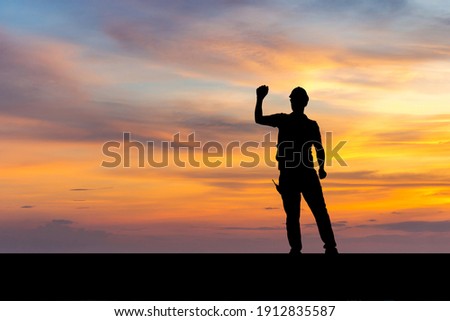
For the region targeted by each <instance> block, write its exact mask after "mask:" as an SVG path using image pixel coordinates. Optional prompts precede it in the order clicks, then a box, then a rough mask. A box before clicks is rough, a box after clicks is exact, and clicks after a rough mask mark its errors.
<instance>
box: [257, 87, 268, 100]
mask: <svg viewBox="0 0 450 321" xmlns="http://www.w3.org/2000/svg"><path fill="white" fill-rule="evenodd" d="M268 92H269V87H268V86H266V85H262V86H259V87H258V88H257V89H256V97H258V98H259V99H264V97H266V96H267V93H268Z"/></svg>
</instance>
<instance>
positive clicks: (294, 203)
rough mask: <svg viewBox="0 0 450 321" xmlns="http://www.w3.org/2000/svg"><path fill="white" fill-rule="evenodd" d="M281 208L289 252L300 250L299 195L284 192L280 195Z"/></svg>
mask: <svg viewBox="0 0 450 321" xmlns="http://www.w3.org/2000/svg"><path fill="white" fill-rule="evenodd" d="M281 198H282V199H283V207H284V211H285V212H286V231H287V238H288V241H289V245H290V246H291V252H292V253H295V252H300V251H301V250H302V240H301V232H300V193H292V192H286V193H282V194H281Z"/></svg>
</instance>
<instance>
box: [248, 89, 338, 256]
mask: <svg viewBox="0 0 450 321" xmlns="http://www.w3.org/2000/svg"><path fill="white" fill-rule="evenodd" d="M268 92H269V87H267V86H260V87H258V89H256V107H255V122H256V123H258V124H261V125H268V126H272V127H278V143H277V156H276V159H277V161H278V169H279V171H280V177H279V185H276V187H277V190H278V192H279V193H280V194H281V198H282V200H283V207H284V210H285V212H286V230H287V237H288V241H289V245H290V246H291V251H290V254H300V253H301V250H302V241H301V232H300V201H301V195H303V197H304V198H305V201H306V203H307V204H308V206H309V207H310V209H311V212H312V213H313V215H314V218H315V219H316V223H317V227H318V229H319V234H320V238H321V239H322V241H323V242H324V248H325V253H326V254H337V253H338V251H337V249H336V241H335V239H334V233H333V229H332V227H331V222H330V217H329V215H328V211H327V207H326V204H325V200H324V197H323V192H322V186H321V185H320V181H319V177H320V179H324V178H325V177H326V176H327V173H326V172H325V151H324V149H323V146H322V139H321V135H320V130H319V126H318V125H317V122H315V121H313V120H310V119H309V118H308V117H307V116H306V115H305V114H304V109H305V107H306V105H308V101H309V97H308V94H307V93H306V91H305V90H304V89H303V88H301V87H297V88H294V90H292V92H291V94H290V96H289V98H290V100H291V108H292V113H290V114H284V113H280V114H273V115H267V116H263V111H262V103H263V100H264V98H265V97H266V95H267V93H268ZM313 145H314V148H315V150H316V156H317V161H318V163H319V176H317V172H316V170H315V169H314V164H313V158H312V151H311V149H312V146H313Z"/></svg>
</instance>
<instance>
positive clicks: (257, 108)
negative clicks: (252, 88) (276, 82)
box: [255, 85, 269, 125]
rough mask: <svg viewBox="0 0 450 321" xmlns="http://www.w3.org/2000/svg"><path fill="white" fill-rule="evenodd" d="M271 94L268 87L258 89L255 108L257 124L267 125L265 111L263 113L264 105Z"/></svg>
mask: <svg viewBox="0 0 450 321" xmlns="http://www.w3.org/2000/svg"><path fill="white" fill-rule="evenodd" d="M268 92H269V87H268V86H266V85H263V86H259V87H258V88H257V89H256V106H255V122H256V123H257V124H261V125H267V124H266V122H265V121H264V116H263V111H262V103H263V100H264V98H265V97H266V96H267V94H268Z"/></svg>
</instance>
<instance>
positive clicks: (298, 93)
mask: <svg viewBox="0 0 450 321" xmlns="http://www.w3.org/2000/svg"><path fill="white" fill-rule="evenodd" d="M289 98H290V99H291V108H292V110H293V111H294V112H303V110H304V109H305V107H306V105H308V101H309V97H308V94H307V93H306V90H305V89H303V88H302V87H296V88H294V89H293V90H292V92H291V94H290V95H289Z"/></svg>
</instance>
